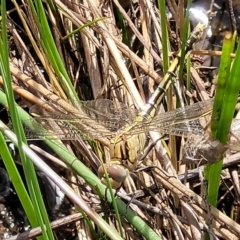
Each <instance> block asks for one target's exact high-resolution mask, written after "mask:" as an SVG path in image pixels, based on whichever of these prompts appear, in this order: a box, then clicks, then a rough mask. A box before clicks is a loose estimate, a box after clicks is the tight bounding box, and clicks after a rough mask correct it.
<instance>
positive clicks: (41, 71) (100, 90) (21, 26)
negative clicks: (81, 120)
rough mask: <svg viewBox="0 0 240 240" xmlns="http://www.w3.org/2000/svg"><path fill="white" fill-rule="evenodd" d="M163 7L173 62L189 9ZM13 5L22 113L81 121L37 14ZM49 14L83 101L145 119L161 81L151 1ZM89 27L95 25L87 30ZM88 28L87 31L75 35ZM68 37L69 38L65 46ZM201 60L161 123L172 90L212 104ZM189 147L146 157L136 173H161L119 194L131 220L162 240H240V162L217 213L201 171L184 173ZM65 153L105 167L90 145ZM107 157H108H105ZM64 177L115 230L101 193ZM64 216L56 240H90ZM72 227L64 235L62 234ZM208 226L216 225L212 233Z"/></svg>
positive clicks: (226, 180)
mask: <svg viewBox="0 0 240 240" xmlns="http://www.w3.org/2000/svg"><path fill="white" fill-rule="evenodd" d="M167 2H168V6H169V9H170V12H171V13H172V18H170V19H169V20H167V30H168V35H169V41H170V45H169V51H168V52H169V61H170V62H171V61H172V60H173V59H174V57H175V56H176V53H177V52H178V51H179V50H180V48H181V41H180V29H182V27H183V23H184V5H183V1H180V0H179V1H167ZM15 4H16V5H15V8H14V9H13V8H11V9H9V10H10V11H9V19H8V26H7V27H8V31H9V32H8V33H9V36H8V37H9V47H10V70H11V73H12V81H13V87H14V91H15V94H16V96H18V99H20V101H19V104H21V105H26V106H28V107H31V106H32V105H34V104H37V105H40V106H41V107H43V108H44V107H45V106H46V108H47V106H48V105H47V103H57V105H59V106H61V108H64V109H66V108H67V107H68V106H69V105H72V106H70V107H71V108H70V107H69V108H68V111H69V114H71V112H72V111H76V109H75V110H74V108H75V106H73V102H72V99H73V98H71V93H70V92H69V89H64V88H62V84H61V81H59V78H58V76H59V74H58V73H56V69H55V68H54V67H52V66H51V64H50V61H49V59H48V55H47V54H46V53H45V51H46V49H44V48H43V46H42V39H41V38H39V33H38V31H39V26H37V25H36V21H35V20H34V17H33V13H32V11H31V8H30V7H29V5H28V3H26V2H22V3H19V5H18V4H17V3H15ZM53 4H54V5H53V6H51V5H49V4H48V3H47V2H45V3H44V7H45V13H46V15H47V17H48V23H49V25H50V29H51V32H52V35H53V38H54V41H55V43H56V46H57V50H58V53H59V54H60V56H61V59H62V61H63V63H64V67H65V69H66V72H67V74H68V75H69V77H70V79H71V81H72V84H73V86H74V88H75V90H76V92H77V94H78V96H79V99H81V100H83V101H85V100H92V99H111V100H113V101H114V103H115V105H116V106H119V105H121V104H122V103H124V104H125V105H126V106H129V108H132V109H137V110H140V109H141V108H142V107H143V106H144V103H145V102H146V101H147V100H148V99H149V97H150V96H151V94H152V93H153V92H154V91H155V89H156V86H157V84H158V83H160V82H161V80H162V78H163V76H164V74H163V72H164V71H163V59H162V41H161V37H160V36H161V21H160V16H159V10H158V8H157V5H156V3H155V2H152V1H148V0H139V1H120V2H119V1H118V0H113V1H88V0H86V1H83V2H82V3H79V1H76V0H55V1H54V2H53ZM121 18H123V21H121ZM92 21H95V22H94V23H91V22H92ZM90 23H91V24H90ZM122 23H124V24H125V27H126V28H124V27H123V26H122ZM86 24H89V26H85V27H83V28H81V29H78V30H77V31H75V32H74V33H73V31H74V30H76V29H77V28H79V27H82V26H84V25H86ZM125 31H127V34H126V32H125ZM68 34H72V35H69V37H66V36H67V35H68ZM46 37H47V36H46ZM196 50H198V51H196V52H195V55H194V56H193V55H191V57H192V68H191V86H190V88H189V90H186V87H185V86H186V81H185V80H186V74H185V72H186V71H185V70H184V75H183V78H182V79H178V73H177V72H176V73H175V74H176V76H175V78H174V81H176V83H175V87H173V86H171V87H170V88H169V89H168V90H167V92H166V95H165V98H164V101H163V103H162V105H161V107H160V111H161V114H164V112H163V111H168V110H169V109H174V106H175V103H176V97H175V96H176V90H177V92H180V93H181V94H182V99H186V98H190V99H191V100H192V102H196V101H201V100H204V99H207V98H208V97H209V96H210V95H212V92H213V86H214V85H213V83H212V80H213V78H214V74H213V72H212V68H211V66H210V67H209V68H202V67H201V64H202V62H203V57H202V56H201V55H200V54H202V55H203V53H205V54H208V52H206V51H205V52H204V51H202V52H201V51H199V49H196ZM196 53H198V55H196ZM1 84H2V80H1ZM62 100H63V101H62ZM71 102H72V103H71ZM166 103H167V104H166ZM166 106H168V108H167V107H166ZM47 110H49V108H47ZM55 111H57V110H56V109H55ZM153 137H154V136H153ZM156 138H158V136H156V137H155V139H156ZM103 139H104V138H103ZM104 141H105V140H102V141H101V142H100V143H97V144H102V146H106V145H107V144H108V142H107V141H109V139H106V141H105V142H104ZM153 141H154V138H153V139H150V140H149V142H150V143H149V144H151V143H152V142H153ZM183 142H184V139H181V138H179V137H172V136H170V137H169V139H167V140H166V141H165V142H164V141H163V142H160V141H158V142H157V144H156V146H154V148H153V149H152V150H151V151H150V153H148V156H147V158H146V159H147V160H146V161H144V162H143V163H142V165H140V166H138V169H139V168H140V167H143V166H146V165H147V166H157V167H158V168H159V169H160V170H159V171H157V172H154V171H151V169H150V170H148V171H138V172H136V173H133V179H134V183H135V187H136V192H135V193H132V195H130V196H129V195H128V193H126V192H125V191H124V190H123V189H121V190H120V191H119V192H118V196H119V197H120V198H122V199H123V200H124V201H125V202H126V203H127V204H128V206H127V208H126V213H127V212H128V208H132V209H133V210H134V211H135V212H136V214H138V216H140V217H141V218H142V219H143V220H144V221H145V222H146V223H147V224H148V225H149V226H150V227H151V228H152V229H153V230H154V231H155V233H156V234H158V235H159V238H160V236H161V237H162V238H165V239H178V238H179V239H200V238H201V236H202V234H203V232H204V231H206V232H208V233H209V234H213V235H214V236H216V237H218V238H220V239H239V237H238V236H239V235H240V226H239V225H238V223H239V207H238V202H239V201H238V200H239V189H238V188H239V187H238V186H239V181H238V177H237V178H236V177H235V178H234V175H235V173H236V174H237V171H238V168H237V164H236V162H237V161H238V159H239V154H235V155H234V156H231V157H229V158H228V159H226V161H225V163H224V168H225V169H227V168H229V167H231V171H226V170H223V177H222V186H221V187H220V192H219V202H218V206H219V209H217V208H214V207H209V206H208V204H207V203H206V198H205V197H204V196H203V194H202V191H201V188H204V187H206V186H204V183H203V182H202V183H201V182H200V180H199V169H198V168H197V166H196V165H194V167H193V168H195V169H192V170H190V169H189V167H188V166H186V165H184V164H181V161H180V160H181V153H182V146H183ZM66 144H67V146H68V148H69V149H71V151H72V152H73V153H74V154H75V155H76V156H77V157H79V159H81V160H82V161H83V162H84V164H85V165H86V166H88V167H89V168H90V169H92V171H93V172H94V173H96V174H97V167H98V166H99V165H100V160H99V159H98V158H96V157H95V156H97V155H99V151H97V150H96V148H94V147H91V148H90V147H89V144H88V142H84V141H81V142H78V141H72V142H66ZM95 150H96V151H95ZM105 151H106V152H107V148H106V147H105ZM106 154H107V153H106ZM93 156H94V157H93ZM96 159H97V160H96ZM55 164H56V163H55ZM232 166H236V168H235V167H234V168H232ZM187 170H188V172H186V171H187ZM66 171H67V172H66ZM61 172H65V177H66V178H65V179H67V181H68V182H69V184H70V185H72V187H73V188H74V189H75V190H76V192H77V193H78V194H79V195H81V196H82V198H83V199H84V200H85V201H86V202H87V203H88V204H89V205H90V206H91V207H92V208H93V209H94V210H95V211H96V212H97V213H98V214H101V215H102V216H103V212H104V211H106V209H110V210H108V215H105V217H106V216H108V217H109V219H108V220H109V221H111V225H112V226H115V225H116V222H115V219H114V217H115V214H114V212H113V211H112V206H111V204H110V203H107V202H106V203H105V205H104V204H103V202H101V201H100V200H99V198H98V196H97V195H95V194H96V192H95V191H93V190H92V189H91V188H89V187H88V186H86V183H85V181H84V180H83V179H82V178H80V177H78V176H76V175H75V174H74V173H73V172H72V171H71V170H70V169H68V170H62V171H61ZM59 174H60V172H59ZM137 193H138V194H139V195H138V194H137ZM66 201H67V200H65V202H66ZM106 206H107V207H106ZM234 207H235V211H233V208H234ZM63 208H65V209H63ZM67 208H68V209H67ZM59 212H60V213H63V212H64V214H65V222H64V221H61V223H60V225H61V228H59V229H58V230H56V239H77V236H78V237H79V236H80V234H82V235H84V234H85V236H88V237H89V238H90V239H91V232H90V231H89V227H88V225H87V224H86V222H85V221H84V220H83V219H82V218H81V215H80V214H79V213H76V212H75V213H74V212H73V211H72V210H71V209H69V205H68V204H63V205H62V206H61V207H60V209H59ZM232 212H234V213H233V215H232V216H231V217H232V219H231V218H230V217H229V216H230V213H232ZM70 214H73V215H70ZM68 215H69V216H68ZM55 217H56V216H55ZM61 217H62V215H61V214H58V216H57V218H61ZM121 221H122V225H123V230H124V236H125V237H124V238H125V239H142V238H143V237H142V236H141V235H142V234H141V233H138V231H136V230H135V228H134V227H133V225H132V224H133V223H130V222H129V220H128V221H127V220H126V218H125V217H123V216H122V217H121ZM66 222H67V226H68V227H66V225H64V224H66ZM70 222H71V224H70ZM207 223H210V227H209V226H208V225H207ZM56 226H57V227H58V224H57V223H55V228H56ZM19 231H23V230H22V229H21V230H19ZM61 231H62V232H61ZM16 232H18V231H17V230H16V231H15V233H16ZM59 232H61V234H60V233H59ZM32 234H34V232H33V233H32ZM29 236H31V235H29ZM33 236H34V235H32V238H33ZM99 236H100V235H99ZM81 238H82V237H79V239H81ZM25 239H26V238H25ZM92 239H93V237H92ZM149 239H150V238H149Z"/></svg>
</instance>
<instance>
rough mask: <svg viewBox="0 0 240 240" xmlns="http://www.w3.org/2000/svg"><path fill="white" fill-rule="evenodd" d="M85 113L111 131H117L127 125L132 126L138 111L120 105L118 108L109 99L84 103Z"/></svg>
mask: <svg viewBox="0 0 240 240" xmlns="http://www.w3.org/2000/svg"><path fill="white" fill-rule="evenodd" d="M83 106H84V109H85V112H86V113H87V114H88V115H89V116H90V117H91V118H92V119H94V120H95V121H97V122H98V123H100V124H101V125H103V126H105V127H106V128H108V129H109V130H111V131H117V130H118V129H120V128H122V127H123V126H124V125H126V124H131V123H132V122H133V121H134V119H135V117H136V113H137V112H136V110H133V109H131V108H130V107H128V106H127V105H125V104H123V103H120V104H119V105H117V106H116V104H114V102H113V101H111V100H109V99H98V100H93V101H86V102H83Z"/></svg>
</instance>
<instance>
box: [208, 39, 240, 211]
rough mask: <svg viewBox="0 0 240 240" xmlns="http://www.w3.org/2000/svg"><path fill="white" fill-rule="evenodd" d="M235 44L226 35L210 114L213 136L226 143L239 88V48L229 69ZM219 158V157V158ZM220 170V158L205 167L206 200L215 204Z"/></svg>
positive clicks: (233, 40)
mask: <svg viewBox="0 0 240 240" xmlns="http://www.w3.org/2000/svg"><path fill="white" fill-rule="evenodd" d="M234 44H235V35H234V36H233V37H232V36H231V35H227V36H226V37H225V40H224V44H223V53H222V57H221V63H220V69H219V79H218V86H217V90H216V99H215V101H216V102H214V108H213V116H212V120H213V121H212V125H211V128H212V132H213V136H214V137H215V138H216V139H218V140H219V141H220V142H221V143H223V144H226V143H227V140H228V133H229V129H230V126H231V122H232V118H233V114H234V110H235V105H236V102H237V96H238V93H239V90H240V84H239V77H240V68H239V66H240V65H239V64H240V48H239V47H238V49H237V52H236V58H235V60H234V62H233V66H232V69H230V65H231V58H230V54H231V53H232V51H233V47H234ZM219 160H220V159H219ZM221 170H222V160H221V161H219V162H217V163H214V164H212V165H210V166H207V167H206V168H205V178H206V179H207V180H208V202H209V203H210V204H211V205H213V206H216V204H217V198H218V189H219V185H220V174H221Z"/></svg>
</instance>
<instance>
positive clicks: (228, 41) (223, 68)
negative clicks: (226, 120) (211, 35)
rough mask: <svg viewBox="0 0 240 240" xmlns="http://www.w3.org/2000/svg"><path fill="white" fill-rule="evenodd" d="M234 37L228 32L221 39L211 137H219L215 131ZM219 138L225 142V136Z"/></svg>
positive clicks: (227, 75) (227, 76) (222, 100)
mask: <svg viewBox="0 0 240 240" xmlns="http://www.w3.org/2000/svg"><path fill="white" fill-rule="evenodd" d="M235 38H236V36H232V34H230V33H228V34H227V35H226V36H225V38H224V41H223V48H222V56H221V61H220V66H219V73H218V82H217V88H216V94H215V98H214V105H213V112H212V122H211V130H212V134H213V137H215V138H217V139H219V137H220V136H219V135H218V133H217V129H218V125H219V121H220V115H221V109H222V104H223V103H224V101H225V100H224V94H225V90H226V89H225V88H226V84H227V81H228V78H229V74H230V67H231V63H232V59H231V57H230V54H231V53H232V52H233V47H234V43H235ZM220 129H221V128H220ZM220 131H221V130H220ZM219 140H220V141H221V142H222V141H223V143H224V142H226V138H225V140H224V139H219Z"/></svg>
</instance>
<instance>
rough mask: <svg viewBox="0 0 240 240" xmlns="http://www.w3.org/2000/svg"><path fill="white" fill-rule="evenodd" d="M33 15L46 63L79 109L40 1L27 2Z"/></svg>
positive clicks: (77, 100) (78, 102)
mask: <svg viewBox="0 0 240 240" xmlns="http://www.w3.org/2000/svg"><path fill="white" fill-rule="evenodd" d="M28 3H29V5H30V7H31V10H32V12H33V15H34V17H35V21H36V24H37V26H38V31H39V34H40V42H41V44H42V47H43V49H44V51H45V54H46V56H47V59H48V61H49V62H50V64H51V66H52V67H53V68H54V70H55V72H56V74H57V76H58V80H59V81H60V83H61V86H62V87H63V89H64V90H65V93H66V95H67V96H68V99H70V101H71V102H72V104H73V105H74V106H76V107H78V108H79V104H80V101H79V99H78V95H77V93H76V91H75V89H74V87H73V85H72V82H71V80H70V78H69V76H68V73H67V71H66V68H65V66H64V63H63V61H62V59H61V57H60V55H59V53H58V50H57V48H56V45H55V42H54V39H53V36H52V33H51V30H50V28H49V25H48V21H47V18H46V15H45V10H44V8H43V4H42V1H40V0H37V1H35V4H33V2H32V1H30V0H29V1H28Z"/></svg>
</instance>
